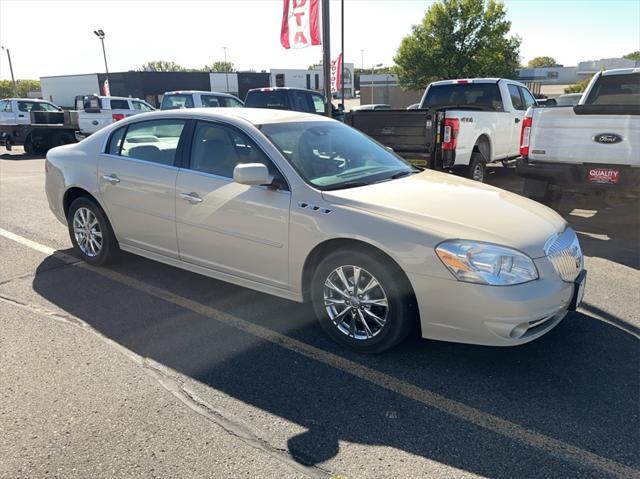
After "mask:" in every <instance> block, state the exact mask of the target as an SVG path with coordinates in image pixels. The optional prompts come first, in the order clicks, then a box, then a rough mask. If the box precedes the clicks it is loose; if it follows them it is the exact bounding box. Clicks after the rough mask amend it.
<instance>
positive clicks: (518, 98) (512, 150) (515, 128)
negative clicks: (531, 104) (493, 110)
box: [507, 83, 528, 157]
mask: <svg viewBox="0 0 640 479" xmlns="http://www.w3.org/2000/svg"><path fill="white" fill-rule="evenodd" d="M507 89H508V90H509V98H510V99H511V106H512V107H513V109H512V112H511V118H512V120H511V131H510V135H509V138H510V141H509V146H508V149H507V156H509V157H515V156H519V155H520V130H521V129H522V119H523V118H524V114H525V112H526V111H527V108H528V107H526V106H525V103H524V100H523V98H522V95H521V93H520V88H519V87H518V85H514V84H512V83H509V84H507Z"/></svg>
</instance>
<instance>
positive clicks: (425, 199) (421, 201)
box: [322, 170, 566, 258]
mask: <svg viewBox="0 0 640 479" xmlns="http://www.w3.org/2000/svg"><path fill="white" fill-rule="evenodd" d="M322 194H323V197H324V198H325V200H326V201H328V202H330V203H333V204H335V205H342V206H346V207H350V208H355V209H359V210H363V211H367V212H370V213H373V214H376V215H381V216H385V217H388V218H390V219H392V220H394V221H397V222H400V223H405V224H410V225H413V226H414V227H417V228H420V229H424V230H425V231H428V232H429V233H430V234H431V235H434V236H435V237H436V238H440V239H441V240H445V239H454V238H456V239H468V240H475V241H484V242H489V243H495V244H500V245H504V246H509V247H511V248H516V249H518V250H520V251H523V252H524V253H527V254H528V255H529V256H531V257H532V258H539V257H542V256H544V255H545V253H544V245H545V243H546V242H547V240H548V239H549V238H550V237H551V236H553V235H554V234H556V233H558V232H561V231H562V230H564V228H565V227H566V222H565V220H564V219H563V218H562V217H561V216H560V215H558V214H557V213H556V212H555V211H553V210H551V209H550V208H547V207H546V206H544V205H541V204H540V203H536V202H535V201H532V200H529V199H527V198H524V197H522V196H518V195H516V194H513V193H509V192H508V191H504V190H501V189H499V188H495V187H493V186H489V185H485V184H481V183H478V182H476V181H471V180H467V179H464V178H459V177H456V176H454V175H451V174H446V173H439V172H435V171H428V170H427V171H423V172H421V173H418V174H414V175H411V176H408V177H405V178H400V179H397V180H391V181H385V182H381V183H375V184H372V185H367V186H362V187H357V188H348V189H343V190H335V191H324V192H323V193H322Z"/></svg>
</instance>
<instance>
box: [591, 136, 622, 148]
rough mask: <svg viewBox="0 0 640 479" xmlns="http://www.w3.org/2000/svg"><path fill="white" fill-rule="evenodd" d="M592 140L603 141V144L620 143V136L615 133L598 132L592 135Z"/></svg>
mask: <svg viewBox="0 0 640 479" xmlns="http://www.w3.org/2000/svg"><path fill="white" fill-rule="evenodd" d="M593 141H595V142H596V143H604V144H605V145H611V144H613V143H620V142H621V141H622V137H621V136H620V135H616V134H615V133H600V134H598V135H596V136H594V137H593Z"/></svg>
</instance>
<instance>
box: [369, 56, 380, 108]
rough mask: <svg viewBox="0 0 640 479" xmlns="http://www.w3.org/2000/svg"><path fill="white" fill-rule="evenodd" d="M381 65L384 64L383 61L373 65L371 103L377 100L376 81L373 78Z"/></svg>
mask: <svg viewBox="0 0 640 479" xmlns="http://www.w3.org/2000/svg"><path fill="white" fill-rule="evenodd" d="M381 66H382V63H378V64H377V65H373V66H372V67H371V103H375V102H376V101H375V98H374V92H375V90H374V89H375V82H374V79H373V75H374V73H375V71H376V68H378V67H381Z"/></svg>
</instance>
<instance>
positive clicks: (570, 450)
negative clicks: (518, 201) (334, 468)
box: [0, 228, 640, 478]
mask: <svg viewBox="0 0 640 479" xmlns="http://www.w3.org/2000/svg"><path fill="white" fill-rule="evenodd" d="M0 235H1V236H4V237H5V238H7V239H10V240H13V241H15V242H17V243H19V244H22V245H24V246H27V247H29V248H31V249H33V250H36V251H39V252H41V253H44V254H46V255H53V256H54V257H56V258H58V259H60V260H62V261H64V262H66V263H69V264H70V265H72V266H76V267H79V268H82V269H85V270H89V271H92V272H94V273H97V274H99V275H101V276H103V277H105V278H108V279H110V280H112V281H115V282H118V283H120V284H123V285H125V286H128V287H130V288H133V289H135V290H137V291H140V292H142V293H146V294H149V295H151V296H155V297H157V298H159V299H162V300H164V301H167V302H169V303H172V304H175V305H177V306H180V307H182V308H184V309H188V310H190V311H193V312H194V313H197V314H200V315H202V316H206V317H209V318H211V319H214V320H216V321H219V322H221V323H224V324H226V325H227V326H231V327H233V328H236V329H239V330H241V331H244V332H246V333H249V334H251V335H253V336H256V337H259V338H261V339H263V340H265V341H269V342H271V343H274V344H277V345H279V346H282V347H283V348H286V349H288V350H290V351H294V352H296V353H298V354H301V355H303V356H306V357H308V358H311V359H314V360H316V361H318V362H321V363H324V364H327V365H329V366H332V367H334V368H336V369H338V370H340V371H342V372H344V373H346V374H350V375H353V376H356V377H358V378H360V379H363V380H365V381H368V382H370V383H372V384H375V385H376V386H379V387H382V388H384V389H387V390H389V391H393V392H395V393H397V394H400V395H402V396H404V397H406V398H409V399H413V400H414V401H417V402H419V403H421V404H424V405H425V406H428V407H431V408H436V409H438V410H440V411H442V412H445V413H447V414H449V415H451V416H454V417H456V418H458V419H462V420H463V421H466V422H468V423H470V424H473V425H475V426H479V427H481V428H483V429H486V430H489V431H492V432H494V433H496V434H500V435H502V436H504V437H506V438H508V439H511V440H513V441H517V442H519V443H521V444H524V445H525V446H528V447H533V448H536V449H539V450H542V451H544V452H546V453H548V454H550V455H552V456H555V457H558V458H560V459H563V460H566V461H571V462H576V463H578V464H580V465H583V466H588V467H591V468H593V469H596V470H599V471H602V472H604V473H607V474H612V475H615V476H618V477H624V478H640V471H639V470H637V469H633V468H631V467H629V466H626V465H624V464H621V463H619V462H616V461H613V460H611V459H607V458H605V457H602V456H599V455H597V454H594V453H592V452H589V451H587V450H585V449H581V448H579V447H577V446H573V445H571V444H569V443H566V442H563V441H560V440H558V439H554V438H552V437H549V436H545V435H544V434H540V433H538V432H535V431H532V430H530V429H527V428H525V427H523V426H521V425H519V424H516V423H513V422H511V421H508V420H506V419H503V418H501V417H498V416H495V415H493V414H489V413H486V412H484V411H481V410H479V409H476V408H473V407H471V406H467V405H466V404H464V403H461V402H459V401H456V400H453V399H449V398H447V397H445V396H442V395H440V394H438V393H435V392H432V391H430V390H428V389H422V388H419V387H418V386H415V385H413V384H410V383H407V382H405V381H402V380H400V379H397V378H395V377H393V376H391V375H389V374H385V373H382V372H379V371H376V370H373V369H371V368H368V367H366V366H363V365H361V364H359V363H357V362H354V361H351V360H349V359H346V358H343V357H341V356H338V355H336V354H332V353H330V352H327V351H324V350H322V349H319V348H316V347H314V346H311V345H309V344H306V343H303V342H301V341H298V340H296V339H293V338H290V337H288V336H285V335H283V334H280V333H278V332H276V331H272V330H270V329H268V328H264V327H262V326H259V325H257V324H254V323H251V322H250V321H246V320H244V319H240V318H237V317H235V316H232V315H229V314H227V313H224V312H221V311H218V310H216V309H214V308H211V307H210V306H207V305H205V304H202V303H198V302H197V301H193V300H191V299H188V298H185V297H184V296H180V295H178V294H175V293H172V292H171V291H168V290H165V289H162V288H158V287H155V286H152V285H149V284H147V283H144V282H143V281H139V280H137V279H134V278H132V277H130V276H127V275H124V274H121V273H118V272H115V271H112V270H110V269H105V268H97V267H94V266H91V265H89V264H87V263H83V262H78V259H77V258H74V257H73V256H70V255H68V254H65V253H62V252H59V251H55V250H54V249H53V248H50V247H48V246H45V245H42V244H40V243H37V242H35V241H32V240H30V239H28V238H25V237H23V236H20V235H17V234H15V233H12V232H10V231H7V230H5V229H2V228H0Z"/></svg>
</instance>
